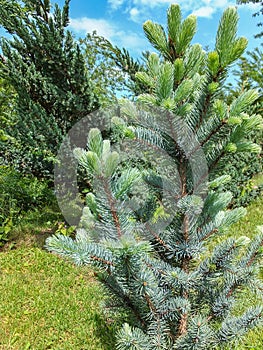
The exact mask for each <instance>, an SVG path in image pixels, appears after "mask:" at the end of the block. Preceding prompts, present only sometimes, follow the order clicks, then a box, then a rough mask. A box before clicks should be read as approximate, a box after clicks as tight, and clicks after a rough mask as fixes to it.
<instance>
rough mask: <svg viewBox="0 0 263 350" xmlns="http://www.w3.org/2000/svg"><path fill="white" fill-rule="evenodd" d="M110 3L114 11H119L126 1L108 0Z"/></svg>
mask: <svg viewBox="0 0 263 350" xmlns="http://www.w3.org/2000/svg"><path fill="white" fill-rule="evenodd" d="M108 3H109V5H110V6H111V8H112V9H113V10H117V9H118V8H119V7H121V5H122V4H123V3H124V0H108Z"/></svg>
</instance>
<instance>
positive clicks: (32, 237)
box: [0, 198, 263, 350]
mask: <svg viewBox="0 0 263 350" xmlns="http://www.w3.org/2000/svg"><path fill="white" fill-rule="evenodd" d="M262 206H263V198H261V199H258V200H257V201H255V202H254V203H252V204H251V205H250V206H249V207H248V214H247V216H246V217H245V218H244V219H243V220H241V221H240V222H239V223H237V224H236V225H233V226H232V227H231V231H230V233H229V235H230V234H231V235H233V236H236V237H238V236H241V235H242V236H243V235H245V236H248V237H250V238H252V237H253V235H254V234H255V229H256V226H257V225H260V224H261V225H262V224H263V222H262ZM36 214H37V213H35V215H36ZM31 215H32V217H31ZM34 222H35V224H36V221H35V219H34V214H33V213H32V214H30V215H29V216H28V217H27V219H26V220H24V221H23V222H22V223H21V225H20V226H19V227H18V228H16V231H15V233H14V236H15V237H16V244H15V245H13V244H12V243H11V245H9V246H8V245H7V247H6V250H4V251H2V252H1V253H0V296H1V302H0V322H1V323H0V350H26V349H32V350H46V349H52V350H86V349H87V350H113V349H114V334H115V332H116V329H117V327H118V324H117V322H115V323H114V322H113V323H112V320H110V319H107V316H105V315H104V314H103V312H102V309H103V308H102V307H101V302H102V301H103V298H104V296H103V293H102V289H101V287H100V286H99V285H98V283H97V282H96V281H95V280H94V279H93V274H92V272H91V270H89V269H88V268H78V267H76V266H74V265H72V264H71V263H69V262H67V261H65V260H63V259H61V258H59V257H57V256H55V255H52V254H50V253H48V252H46V251H44V250H43V249H41V248H40V247H41V246H42V245H43V242H44V240H45V238H46V237H47V235H48V234H50V230H51V227H50V225H51V224H50V223H45V222H44V220H43V222H42V219H41V218H40V219H39V221H38V224H37V225H35V227H34V226H33V223H34ZM33 227H34V229H33ZM11 247H15V248H16V249H14V250H10V248H11ZM241 301H242V302H241V306H240V309H245V308H246V307H247V306H248V305H251V304H253V302H254V299H253V297H252V296H251V295H250V294H249V293H245V292H243V294H242V297H241ZM262 330H263V329H262V328H261V329H257V330H254V331H253V332H250V333H249V334H248V335H247V336H246V337H245V338H244V341H243V343H242V345H239V346H238V347H237V348H236V349H237V350H245V349H247V350H248V349H250V350H262V349H263V339H262ZM231 349H234V347H232V348H231Z"/></svg>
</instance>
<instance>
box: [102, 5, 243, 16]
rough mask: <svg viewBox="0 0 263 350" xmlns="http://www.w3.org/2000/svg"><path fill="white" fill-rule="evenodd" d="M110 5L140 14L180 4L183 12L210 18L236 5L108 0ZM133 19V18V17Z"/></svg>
mask: <svg viewBox="0 0 263 350" xmlns="http://www.w3.org/2000/svg"><path fill="white" fill-rule="evenodd" d="M108 3H109V5H110V6H111V7H112V9H114V6H115V9H116V4H118V8H120V7H121V6H123V8H124V9H125V10H126V11H127V10H128V12H129V11H132V10H129V9H130V8H131V7H132V8H136V10H138V11H139V12H140V13H144V12H145V10H147V9H148V10H149V9H153V8H155V7H158V6H159V7H160V6H163V7H166V8H167V7H168V6H169V5H170V4H173V3H178V4H179V5H180V6H181V9H182V11H184V12H195V13H196V12H197V11H198V12H197V13H199V14H200V15H199V16H200V17H201V16H202V17H210V16H211V15H212V14H213V13H215V12H216V11H217V10H222V8H225V7H228V6H230V5H235V4H236V2H235V0H187V1H186V0H130V1H125V0H108ZM211 9H212V10H213V11H212V10H211ZM136 17H137V16H136ZM131 18H133V16H132V15H131ZM135 19H137V18H135Z"/></svg>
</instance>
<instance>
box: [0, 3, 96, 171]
mask: <svg viewBox="0 0 263 350" xmlns="http://www.w3.org/2000/svg"><path fill="white" fill-rule="evenodd" d="M69 2H70V0H66V1H65V4H64V6H63V8H62V9H60V8H59V6H58V5H57V4H56V5H55V6H54V9H53V10H52V7H51V3H50V1H49V0H45V1H40V0H27V1H23V2H20V1H15V0H12V1H9V0H8V1H6V0H1V1H0V25H1V26H2V27H3V28H4V29H5V30H6V31H7V33H9V34H11V36H12V38H11V39H7V38H2V40H1V48H2V52H3V55H2V56H1V59H2V63H3V70H2V75H3V77H4V78H5V79H6V81H7V82H8V83H9V84H10V85H11V86H12V87H13V88H14V90H15V92H16V96H17V97H16V98H17V101H16V108H15V109H16V115H15V127H13V126H12V127H11V128H9V129H7V133H8V134H9V135H10V136H12V137H13V138H14V139H15V140H16V141H15V143H12V142H8V143H6V144H5V145H3V151H2V152H1V153H2V154H1V157H2V159H3V160H4V161H5V162H6V163H9V164H13V165H14V166H15V167H16V168H18V169H19V170H20V171H26V172H32V173H33V174H35V175H37V176H38V177H43V176H48V177H50V176H52V171H53V161H54V157H55V154H56V151H57V149H58V146H59V144H60V143H61V140H62V138H63V135H65V133H66V132H67V131H68V130H69V129H70V127H71V126H72V125H73V124H74V123H75V122H76V121H77V120H79V119H80V118H82V117H83V116H85V115H86V114H87V113H89V112H90V111H92V110H94V109H96V108H97V107H98V105H99V103H98V98H97V97H96V96H95V95H94V91H93V86H92V83H91V79H90V77H89V72H88V70H87V67H86V64H85V60H84V56H83V53H82V52H81V49H80V46H79V45H78V44H77V42H76V41H75V40H74V38H73V36H72V34H71V33H70V32H69V31H68V30H66V27H67V26H68V24H69ZM4 146H5V147H4ZM14 160H15V162H14Z"/></svg>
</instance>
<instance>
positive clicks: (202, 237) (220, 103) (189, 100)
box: [47, 5, 263, 350]
mask: <svg viewBox="0 0 263 350" xmlns="http://www.w3.org/2000/svg"><path fill="white" fill-rule="evenodd" d="M237 22H238V15H237V12H236V9H235V8H233V7H230V8H228V9H226V11H225V12H224V14H223V16H222V18H221V21H220V23H219V28H218V32H217V38H216V46H215V50H214V51H212V52H208V53H206V52H205V51H204V50H203V49H202V47H201V46H200V45H199V44H194V45H192V44H191V40H192V38H193V36H194V34H195V31H196V19H195V17H194V16H189V17H188V18H186V19H185V20H182V16H181V10H180V7H179V6H178V5H171V7H170V8H169V10H168V35H167V33H166V31H165V30H164V28H163V27H162V26H160V25H159V24H157V23H153V22H151V21H147V22H146V23H145V24H144V31H145V34H146V36H147V38H148V39H149V41H150V42H151V44H152V45H153V47H154V48H155V49H156V50H157V51H158V53H159V54H156V53H152V54H150V55H149V57H148V60H147V66H146V69H145V71H143V72H138V73H137V74H136V77H137V79H138V80H139V81H140V82H142V83H143V84H144V85H146V86H147V87H148V90H147V91H146V93H144V94H141V95H140V96H139V97H138V103H136V104H132V103H131V102H129V101H123V102H122V103H121V104H120V107H119V114H118V116H120V118H122V119H123V125H124V132H123V135H122V136H121V137H122V138H123V142H124V146H125V147H124V148H121V147H119V148H118V147H114V143H113V142H110V140H107V139H103V137H102V134H101V132H100V130H99V129H97V128H93V129H91V130H90V131H89V135H88V142H87V149H85V150H84V149H82V148H76V149H75V150H74V155H75V157H76V159H77V160H78V162H79V164H80V166H81V167H83V168H84V169H85V170H86V171H87V173H88V175H89V179H90V183H91V189H92V191H91V192H90V193H88V194H87V199H86V206H85V207H84V210H83V215H82V218H81V221H80V227H79V229H78V230H77V234H76V239H75V240H73V239H71V238H69V237H65V236H62V235H54V236H52V237H50V238H49V239H48V240H47V248H48V249H49V250H50V251H53V252H55V253H58V254H60V255H62V256H64V257H67V258H70V259H72V260H73V261H74V262H75V263H76V264H79V265H86V264H91V265H93V266H95V267H96V268H97V269H98V274H97V275H98V278H99V279H100V281H101V282H102V283H103V284H104V286H105V288H106V289H107V291H108V292H109V295H110V296H111V297H112V298H111V300H110V303H111V305H112V307H114V306H115V307H118V308H124V309H125V310H126V311H127V312H129V316H130V317H128V318H127V323H125V324H124V325H123V328H122V329H121V330H120V331H119V333H118V341H117V349H118V350H126V349H155V350H156V349H187V350H189V349H196V350H197V349H198V350H200V349H210V348H211V349H212V348H216V347H217V346H219V347H223V346H225V345H226V344H228V343H232V342H238V341H239V340H240V339H241V337H242V336H243V335H244V334H245V333H246V332H247V331H248V330H249V329H251V328H253V327H255V326H256V325H258V324H259V323H260V322H262V312H263V308H262V306H258V307H254V308H249V309H247V310H246V311H245V312H244V313H242V314H235V312H234V310H235V307H236V306H237V305H238V294H239V292H240V291H241V290H242V289H244V288H250V289H252V290H253V291H254V292H255V294H256V295H258V297H259V298H260V296H261V297H262V293H261V292H262V283H261V281H260V280H259V278H258V267H259V264H258V263H259V261H260V259H261V258H262V244H263V232H262V230H261V231H260V232H259V234H258V235H257V236H256V237H255V239H254V240H252V241H251V242H249V240H248V239H247V238H246V237H239V238H238V239H233V238H229V239H227V240H223V241H222V242H221V243H219V244H216V245H215V246H213V247H212V246H211V238H213V237H216V236H217V235H223V234H224V232H226V230H227V229H228V227H229V226H230V225H231V224H233V223H234V222H236V221H238V220H239V219H240V217H242V216H243V215H244V214H245V209H244V208H236V209H233V210H225V208H226V207H227V206H228V204H229V203H230V201H231V198H232V195H231V193H230V192H224V191H223V190H222V186H223V185H224V183H226V182H227V181H231V179H230V177H229V176H227V175H223V176H219V173H220V171H221V170H222V169H224V165H225V161H226V159H227V157H228V155H229V154H236V153H237V152H248V153H251V152H255V153H258V152H259V151H260V147H259V146H258V145H257V144H255V143H253V142H251V141H250V140H248V139H247V137H248V135H249V134H250V133H251V132H252V131H253V130H254V129H255V128H260V127H262V118H261V116H259V115H257V114H252V115H248V114H247V111H248V110H249V107H250V105H252V104H253V103H254V102H255V101H256V99H257V98H258V93H257V91H256V90H248V91H244V92H243V93H241V94H240V96H238V97H237V98H236V99H234V100H233V101H232V102H231V103H230V104H229V105H228V104H227V103H226V102H225V101H224V100H222V99H220V96H222V94H221V92H222V88H223V85H224V81H225V79H226V77H227V72H228V69H229V67H230V66H231V64H233V63H234V62H235V61H236V60H237V59H238V58H239V57H240V56H241V55H242V54H243V52H244V50H245V48H246V45H247V41H246V39H245V38H237V36H236V33H237ZM114 120H116V116H114ZM113 124H114V123H113ZM128 127H129V128H130V129H129V130H130V132H129V133H128V138H125V137H124V136H126V135H127V128H128ZM125 128H126V129H125ZM121 137H120V139H119V142H120V143H121ZM73 146H74V145H73ZM115 146H116V145H115ZM167 155H168V156H167ZM133 156H135V159H133ZM136 156H137V157H138V158H139V160H138V159H137V160H136ZM202 159H205V160H206V162H205V164H201V163H202V162H201V163H200V161H202ZM142 166H144V167H145V169H144V170H142ZM193 167H194V168H193ZM178 179H179V180H180V181H178ZM206 186H207V188H208V192H207V191H206ZM147 189H148V191H147ZM144 201H145V202H146V203H147V201H148V203H150V204H151V205H145V206H144V208H143V211H142V212H143V215H142V214H141V213H140V211H138V208H140V207H141V206H142V204H141V202H144ZM145 214H147V215H146V216H145Z"/></svg>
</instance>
